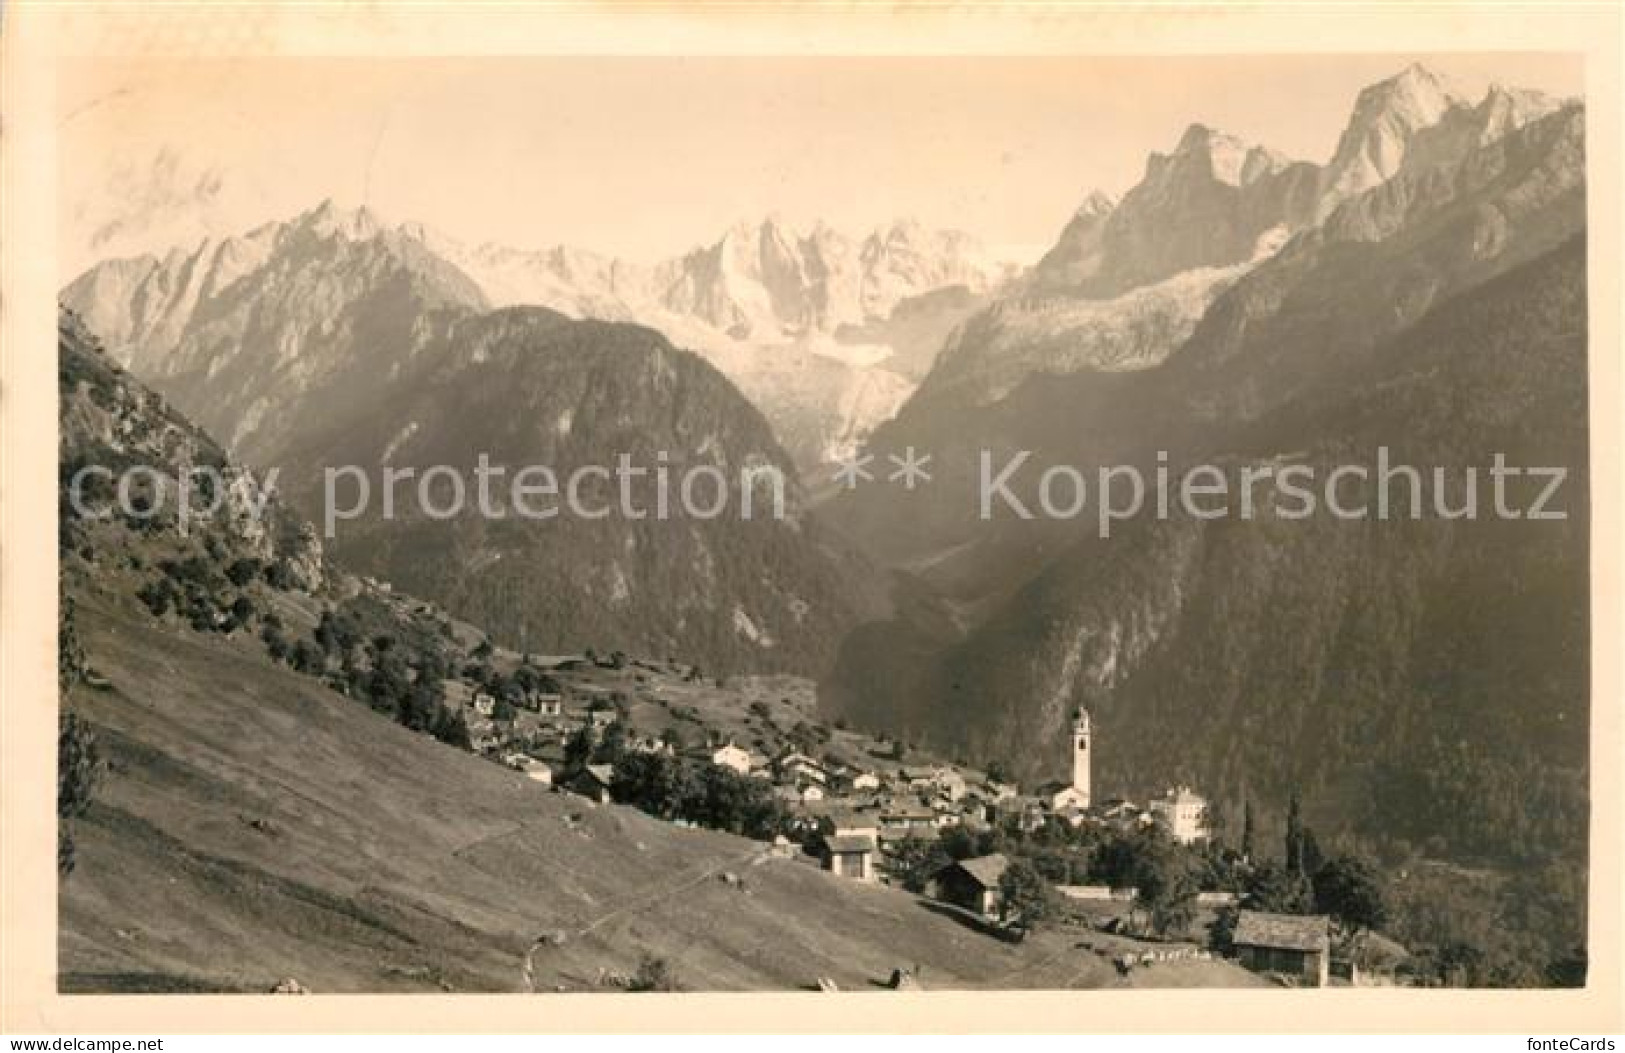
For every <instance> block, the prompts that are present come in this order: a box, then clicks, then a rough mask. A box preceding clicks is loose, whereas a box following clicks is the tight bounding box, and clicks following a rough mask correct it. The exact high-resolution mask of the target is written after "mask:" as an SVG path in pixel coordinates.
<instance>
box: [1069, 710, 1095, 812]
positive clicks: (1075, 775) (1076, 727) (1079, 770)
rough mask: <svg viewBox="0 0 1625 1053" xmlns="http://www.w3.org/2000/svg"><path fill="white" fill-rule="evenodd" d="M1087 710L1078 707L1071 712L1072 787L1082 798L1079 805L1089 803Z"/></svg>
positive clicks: (1085, 806) (1086, 806) (1087, 804)
mask: <svg viewBox="0 0 1625 1053" xmlns="http://www.w3.org/2000/svg"><path fill="white" fill-rule="evenodd" d="M1089 746H1090V742H1089V711H1088V710H1087V709H1080V710H1078V711H1077V712H1076V713H1074V714H1072V788H1073V789H1074V790H1076V791H1077V793H1078V796H1079V797H1081V798H1083V800H1082V801H1081V802H1080V804H1081V806H1082V807H1084V808H1088V807H1089V805H1090V801H1091V798H1090V793H1089Z"/></svg>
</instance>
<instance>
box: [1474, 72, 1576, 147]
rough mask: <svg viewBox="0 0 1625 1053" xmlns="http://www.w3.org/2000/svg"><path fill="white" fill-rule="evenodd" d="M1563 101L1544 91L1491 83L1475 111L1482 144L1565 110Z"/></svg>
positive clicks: (1475, 119)
mask: <svg viewBox="0 0 1625 1053" xmlns="http://www.w3.org/2000/svg"><path fill="white" fill-rule="evenodd" d="M1563 104H1564V101H1563V100H1562V99H1558V98H1554V97H1553V96H1550V95H1547V94H1546V93H1545V92H1540V91H1534V90H1531V89H1528V88H1510V87H1507V86H1505V85H1502V84H1491V85H1490V88H1489V91H1487V92H1485V93H1484V98H1483V100H1482V101H1480V102H1479V104H1478V106H1477V107H1476V108H1475V109H1474V111H1473V116H1474V121H1475V123H1476V124H1477V125H1478V131H1479V142H1480V143H1487V142H1492V141H1494V140H1496V139H1499V138H1501V137H1502V136H1503V135H1506V134H1507V133H1508V132H1512V131H1516V130H1517V129H1519V128H1522V127H1523V126H1524V125H1526V124H1528V123H1529V122H1530V121H1534V120H1538V119H1540V118H1541V117H1544V116H1546V115H1547V114H1549V113H1552V112H1554V111H1556V110H1557V109H1559V108H1560V107H1562V106H1563Z"/></svg>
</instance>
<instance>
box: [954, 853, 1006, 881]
mask: <svg viewBox="0 0 1625 1053" xmlns="http://www.w3.org/2000/svg"><path fill="white" fill-rule="evenodd" d="M1009 866H1010V860H1008V859H1006V858H1005V857H1004V856H1003V855H1002V854H1000V853H998V852H995V853H993V854H992V855H990V856H977V857H976V858H975V859H961V860H960V861H959V869H961V870H963V871H964V872H965V873H967V874H969V875H970V876H971V877H973V878H975V879H976V880H977V882H978V883H980V884H981V886H982V887H983V888H998V887H999V879H1000V878H1002V877H1004V872H1005V869H1006V868H1008V867H1009Z"/></svg>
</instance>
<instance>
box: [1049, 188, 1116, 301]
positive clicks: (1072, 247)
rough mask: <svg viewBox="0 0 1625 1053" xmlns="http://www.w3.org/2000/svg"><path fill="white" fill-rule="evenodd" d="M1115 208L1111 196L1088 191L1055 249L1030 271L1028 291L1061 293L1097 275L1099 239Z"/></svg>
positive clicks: (1100, 192)
mask: <svg viewBox="0 0 1625 1053" xmlns="http://www.w3.org/2000/svg"><path fill="white" fill-rule="evenodd" d="M1116 208H1117V202H1116V201H1114V200H1112V198H1111V196H1110V195H1108V194H1106V193H1104V192H1103V191H1100V190H1095V191H1091V192H1090V194H1089V196H1087V197H1085V198H1084V199H1083V204H1081V205H1079V206H1078V208H1077V211H1076V212H1074V213H1073V214H1072V219H1071V220H1070V221H1068V223H1067V225H1066V226H1065V227H1064V228H1062V230H1061V235H1060V237H1058V238H1056V239H1055V245H1054V246H1053V247H1052V248H1051V249H1050V250H1049V251H1048V252H1046V253H1044V256H1043V258H1042V259H1040V260H1039V261H1038V264H1037V265H1036V266H1035V267H1033V270H1032V274H1031V275H1030V277H1029V278H1028V281H1027V285H1028V288H1029V289H1030V290H1031V291H1032V292H1036V293H1047V292H1062V291H1065V290H1067V289H1072V288H1075V287H1077V286H1079V285H1081V284H1082V283H1084V282H1086V281H1088V280H1089V279H1091V278H1093V277H1094V276H1095V275H1096V274H1097V273H1099V271H1100V252H1101V249H1100V243H1101V235H1102V234H1103V232H1104V231H1105V229H1106V222H1107V221H1108V220H1109V219H1110V218H1111V215H1112V212H1113V211H1114V210H1115V209H1116Z"/></svg>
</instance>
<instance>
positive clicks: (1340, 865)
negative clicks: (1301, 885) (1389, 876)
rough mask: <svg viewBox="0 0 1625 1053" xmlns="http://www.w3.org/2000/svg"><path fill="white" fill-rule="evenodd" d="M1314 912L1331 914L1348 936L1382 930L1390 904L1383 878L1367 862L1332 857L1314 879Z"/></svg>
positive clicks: (1357, 859)
mask: <svg viewBox="0 0 1625 1053" xmlns="http://www.w3.org/2000/svg"><path fill="white" fill-rule="evenodd" d="M1314 895H1315V909H1316V910H1318V911H1320V912H1321V913H1323V914H1329V915H1331V917H1332V920H1333V921H1335V922H1336V923H1337V924H1338V925H1339V926H1340V927H1341V928H1342V929H1343V930H1344V931H1345V932H1347V933H1349V934H1350V935H1351V936H1358V935H1359V934H1360V933H1361V932H1368V931H1370V930H1373V929H1378V928H1381V927H1382V925H1383V923H1384V922H1386V921H1387V920H1388V902H1387V896H1386V893H1385V891H1384V889H1383V882H1382V877H1381V875H1380V874H1379V873H1378V872H1377V868H1376V867H1375V866H1374V865H1372V863H1371V862H1370V861H1368V860H1366V859H1363V858H1361V857H1359V856H1353V855H1338V856H1333V857H1332V858H1331V859H1328V860H1327V861H1326V862H1324V863H1322V864H1321V866H1320V869H1319V870H1317V871H1315V877H1314Z"/></svg>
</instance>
